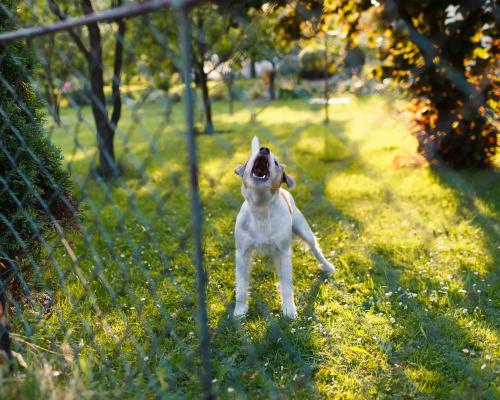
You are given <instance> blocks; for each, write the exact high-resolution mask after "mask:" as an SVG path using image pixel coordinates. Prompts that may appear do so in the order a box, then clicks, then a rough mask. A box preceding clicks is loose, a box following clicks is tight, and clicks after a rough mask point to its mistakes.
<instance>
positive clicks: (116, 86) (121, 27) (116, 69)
mask: <svg viewBox="0 0 500 400" xmlns="http://www.w3.org/2000/svg"><path fill="white" fill-rule="evenodd" d="M121 5H122V0H118V1H117V2H116V5H114V7H117V6H121ZM116 22H117V24H118V33H117V36H116V43H115V60H114V65H113V82H112V83H111V92H112V99H113V112H112V113H111V128H112V129H113V133H114V131H115V130H116V127H117V125H118V121H119V120H120V116H121V112H122V97H121V93H120V85H121V72H122V65H123V41H124V40H125V20H123V19H119V20H117V21H116Z"/></svg>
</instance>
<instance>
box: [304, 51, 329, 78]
mask: <svg viewBox="0 0 500 400" xmlns="http://www.w3.org/2000/svg"><path fill="white" fill-rule="evenodd" d="M299 67H300V70H299V75H300V77H301V78H304V79H323V78H324V77H325V48H324V47H323V46H317V45H311V46H307V47H304V48H303V49H302V50H301V51H300V53H299ZM334 71H335V66H334V65H332V64H330V66H329V70H328V76H330V75H331V74H332V73H333V72H334Z"/></svg>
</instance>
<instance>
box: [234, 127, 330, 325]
mask: <svg viewBox="0 0 500 400" xmlns="http://www.w3.org/2000/svg"><path fill="white" fill-rule="evenodd" d="M235 173H236V174H237V175H239V176H241V177H242V185H241V193H242V194H243V197H244V198H245V202H244V203H243V205H242V206H241V210H240V212H239V214H238V217H237V218H236V227H235V231H234V234H235V239H236V306H235V309H234V316H235V317H242V316H244V315H245V314H246V313H247V312H248V281H249V275H250V261H251V257H252V253H253V251H254V250H255V251H258V252H262V253H266V254H269V255H270V256H272V257H273V259H274V260H275V261H276V263H277V265H278V275H279V278H280V292H281V306H282V309H283V315H284V316H285V317H288V318H295V317H296V316H297V310H296V308H295V302H294V297H293V285H292V233H294V234H296V235H297V236H298V237H299V238H301V239H302V240H303V241H304V242H305V243H306V244H307V245H308V246H309V248H310V249H311V251H312V253H313V254H314V256H315V257H316V259H317V260H318V261H319V262H320V264H321V267H320V268H321V269H322V270H323V271H326V272H334V271H335V268H334V267H333V265H332V264H330V263H329V262H328V261H327V260H326V258H325V257H324V256H323V253H322V252H321V250H320V248H319V246H318V243H317V241H316V237H315V236H314V234H313V233H312V231H311V228H310V227H309V225H308V223H307V221H306V219H305V218H304V216H303V215H302V213H301V212H300V210H299V209H298V208H297V207H296V206H295V202H294V200H293V197H292V195H291V194H290V193H289V192H288V191H286V190H284V189H282V188H280V186H281V184H282V183H286V184H287V186H288V188H293V187H294V186H295V182H294V181H293V179H292V178H290V177H289V176H288V175H286V173H285V166H284V165H283V164H280V163H279V162H278V160H277V159H276V157H275V156H274V155H273V153H271V152H270V151H269V149H268V148H267V147H260V145H259V140H258V139H257V137H254V138H253V140H252V154H251V155H250V158H249V159H248V161H247V162H246V163H245V164H243V165H240V166H238V167H237V168H236V169H235Z"/></svg>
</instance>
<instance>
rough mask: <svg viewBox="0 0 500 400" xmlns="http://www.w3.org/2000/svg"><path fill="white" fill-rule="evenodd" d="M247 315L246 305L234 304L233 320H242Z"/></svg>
mask: <svg viewBox="0 0 500 400" xmlns="http://www.w3.org/2000/svg"><path fill="white" fill-rule="evenodd" d="M247 313H248V304H242V303H236V307H235V308H234V312H233V317H234V318H238V319H240V318H244V317H245V315H247Z"/></svg>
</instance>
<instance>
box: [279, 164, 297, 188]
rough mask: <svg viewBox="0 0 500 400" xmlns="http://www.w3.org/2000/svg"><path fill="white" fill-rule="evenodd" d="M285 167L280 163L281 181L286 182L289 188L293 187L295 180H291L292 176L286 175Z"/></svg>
mask: <svg viewBox="0 0 500 400" xmlns="http://www.w3.org/2000/svg"><path fill="white" fill-rule="evenodd" d="M285 167H286V165H285V164H281V172H282V174H283V175H282V176H281V183H286V185H287V186H288V188H289V189H293V188H294V187H295V181H294V180H293V178H292V177H291V176H288V175H287V174H286V172H285Z"/></svg>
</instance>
